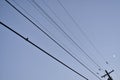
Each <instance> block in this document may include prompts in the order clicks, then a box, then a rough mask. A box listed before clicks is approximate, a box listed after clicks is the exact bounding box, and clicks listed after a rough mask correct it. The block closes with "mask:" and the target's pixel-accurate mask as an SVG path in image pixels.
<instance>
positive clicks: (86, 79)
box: [0, 22, 88, 80]
mask: <svg viewBox="0 0 120 80" xmlns="http://www.w3.org/2000/svg"><path fill="white" fill-rule="evenodd" d="M0 24H1V25H3V26H4V27H6V28H7V29H9V30H10V31H12V32H13V33H15V34H16V35H18V36H19V37H21V38H22V39H24V40H25V41H27V42H28V43H30V44H31V45H33V46H34V47H36V48H37V49H39V50H41V51H42V52H44V53H45V54H47V55H48V56H49V57H51V58H53V59H54V60H56V61H57V62H59V63H60V64H62V65H63V66H65V67H67V68H68V69H70V70H71V71H73V72H74V73H76V74H78V75H79V76H81V77H82V78H84V79H85V80H88V78H86V77H85V76H83V75H82V74H80V73H79V72H77V71H76V70H74V69H72V68H71V67H69V66H68V65H66V64H65V63H63V62H62V61H60V60H59V59H57V58H56V57H54V56H53V55H51V54H50V53H48V52H47V51H45V50H44V49H42V48H40V47H39V46H37V45H36V44H34V43H33V42H32V41H30V40H29V39H28V38H25V37H24V36H22V35H21V34H19V33H18V32H16V31H15V30H13V29H11V28H10V27H8V26H7V25H5V24H4V23H2V22H0Z"/></svg>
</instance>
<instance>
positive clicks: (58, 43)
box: [5, 0, 101, 80]
mask: <svg viewBox="0 0 120 80" xmlns="http://www.w3.org/2000/svg"><path fill="white" fill-rule="evenodd" d="M5 1H6V2H7V3H8V4H9V5H11V6H12V7H13V8H14V9H15V10H16V11H18V12H19V13H20V14H21V15H22V16H23V17H25V18H26V19H27V20H28V21H30V22H31V23H32V24H33V25H34V26H35V27H37V28H38V29H39V30H40V31H42V32H43V33H44V34H45V35H46V36H47V37H49V38H50V39H51V40H52V41H54V42H55V43H56V44H57V45H58V46H59V47H61V48H62V49H63V50H64V51H65V52H66V53H68V54H69V55H70V56H71V57H72V58H74V59H75V60H76V61H77V62H78V63H79V64H81V65H82V66H83V67H85V68H86V69H87V70H88V71H90V72H91V73H92V74H93V75H94V76H96V77H97V78H98V79H99V80H101V79H100V78H99V77H98V76H97V75H96V74H95V73H94V72H93V71H91V70H90V69H89V68H88V67H87V66H86V65H84V64H83V63H82V62H81V61H79V60H78V59H77V58H76V57H75V56H73V55H72V53H70V52H69V51H68V50H66V49H65V48H64V47H63V46H62V45H60V44H59V43H58V42H57V41H56V40H55V39H53V38H52V37H51V36H50V35H49V34H47V33H46V32H45V31H44V30H42V29H41V28H40V27H39V26H38V25H37V24H35V23H34V22H33V21H32V20H31V19H29V18H28V17H27V16H26V15H24V14H23V13H22V12H21V11H20V10H18V9H17V8H16V7H15V6H14V5H12V4H11V3H10V2H9V1H8V0H5ZM41 26H43V25H41Z"/></svg>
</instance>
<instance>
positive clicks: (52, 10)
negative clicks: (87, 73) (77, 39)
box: [43, 0, 101, 68]
mask: <svg viewBox="0 0 120 80" xmlns="http://www.w3.org/2000/svg"><path fill="white" fill-rule="evenodd" d="M43 2H44V4H45V5H46V7H47V8H48V9H49V10H50V11H51V12H52V13H53V14H54V15H55V17H56V18H57V19H58V20H59V21H60V22H61V23H62V24H63V26H64V27H65V26H66V25H65V24H64V22H63V21H62V20H61V19H60V18H59V17H58V16H57V14H56V13H55V12H54V11H53V10H52V9H51V8H50V6H48V5H47V4H46V2H45V1H44V0H43ZM70 32H71V31H70ZM71 33H72V32H71ZM78 47H79V46H78ZM93 62H94V61H93ZM95 64H96V63H95ZM96 65H97V64H96ZM97 67H99V68H101V67H100V66H99V65H97Z"/></svg>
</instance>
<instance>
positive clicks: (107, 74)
mask: <svg viewBox="0 0 120 80" xmlns="http://www.w3.org/2000/svg"><path fill="white" fill-rule="evenodd" d="M113 71H114V70H112V71H110V72H108V71H107V70H105V73H106V74H105V75H103V76H101V77H102V78H104V77H106V76H108V79H107V80H113V79H112V77H111V76H110V73H112V72H113Z"/></svg>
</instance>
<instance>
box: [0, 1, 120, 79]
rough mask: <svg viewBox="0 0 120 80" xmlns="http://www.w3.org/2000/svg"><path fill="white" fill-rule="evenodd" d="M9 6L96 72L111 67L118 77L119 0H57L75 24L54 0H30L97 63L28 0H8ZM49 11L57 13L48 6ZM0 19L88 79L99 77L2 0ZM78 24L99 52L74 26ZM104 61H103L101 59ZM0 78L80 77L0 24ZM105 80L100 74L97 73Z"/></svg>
mask: <svg viewBox="0 0 120 80" xmlns="http://www.w3.org/2000/svg"><path fill="white" fill-rule="evenodd" d="M9 1H10V2H11V3H12V4H13V5H14V6H16V7H17V8H18V9H19V10H20V11H22V12H23V13H24V14H25V15H26V16H28V17H29V18H30V19H32V20H33V21H34V22H35V23H36V24H37V25H39V26H40V24H42V25H43V26H40V28H42V29H43V30H44V31H45V32H47V33H48V34H49V35H50V36H52V37H53V38H54V39H55V40H56V41H58V42H59V43H60V44H61V45H62V46H64V47H65V48H66V49H67V50H70V51H71V52H72V54H73V55H74V56H75V57H77V58H78V59H79V60H80V61H81V62H82V63H84V64H85V65H86V66H87V67H88V68H90V69H91V70H92V71H93V72H94V73H99V74H96V75H98V76H99V77H100V76H102V75H103V74H105V72H104V71H103V70H105V69H106V70H108V71H111V70H112V69H114V70H115V71H114V72H113V73H111V76H112V78H113V79H114V80H119V79H120V36H119V34H120V22H119V21H120V9H119V8H120V1H119V0H100V1H98V0H60V2H61V3H62V4H63V6H64V7H65V8H66V10H67V11H68V12H69V14H70V15H71V16H72V17H73V18H74V20H75V21H76V22H77V23H78V24H79V26H76V25H75V24H74V22H73V21H72V20H71V18H70V17H69V16H68V14H66V12H65V10H64V9H63V8H62V7H61V5H60V4H59V3H58V1H57V0H35V1H36V3H38V4H39V5H40V6H41V7H42V8H43V9H44V10H45V12H46V13H47V14H49V16H51V17H52V19H53V20H54V21H56V23H57V24H58V25H60V27H61V28H62V29H63V30H64V31H65V32H66V33H67V34H68V35H69V36H70V37H71V38H72V39H73V40H74V41H75V42H76V43H77V44H78V45H79V46H80V47H81V48H82V49H83V50H84V51H85V52H86V53H87V54H88V55H89V56H90V57H91V58H92V59H93V60H94V61H95V62H96V63H97V64H99V65H100V67H102V69H103V70H102V71H99V70H98V69H99V68H98V67H97V66H96V65H95V64H94V63H93V62H92V61H91V60H90V59H89V58H88V57H87V56H86V55H85V54H84V53H83V52H82V51H81V50H80V49H79V48H78V47H77V46H76V45H75V44H74V43H73V42H72V41H71V40H69V39H68V37H67V36H66V35H65V34H64V33H63V32H62V31H61V30H60V29H59V28H56V27H57V26H56V25H55V24H54V23H52V21H50V20H49V18H48V17H46V16H45V14H43V13H42V12H41V11H39V9H38V8H37V7H36V8H35V7H33V5H34V4H33V3H32V4H33V5H32V4H31V0H14V1H15V2H17V4H19V5H20V6H21V7H22V8H23V9H25V10H26V11H27V12H28V13H29V14H30V15H31V16H32V17H31V16H29V15H28V14H26V12H25V11H24V10H23V9H21V8H20V7H19V6H18V5H17V4H15V3H14V1H13V0H9ZM45 3H46V4H47V6H49V8H51V9H52V11H54V13H55V14H56V16H57V17H59V19H60V20H62V21H63V23H64V25H65V26H64V25H63V24H62V23H61V22H60V21H59V20H58V18H56V16H55V15H54V14H53V13H52V12H51V10H50V9H49V8H48V7H47V6H46V4H45ZM0 21H2V22H3V23H5V24H6V25H8V26H10V27H11V28H12V29H14V30H16V31H17V32H19V33H20V34H22V35H23V36H25V37H28V38H29V40H31V41H32V42H34V43H35V44H37V45H38V46H40V47H41V48H43V49H44V50H46V51H47V52H49V53H50V54H52V55H54V56H55V57H56V58H58V59H60V60H61V61H63V62H64V63H65V64H67V65H69V66H70V67H72V68H73V69H75V70H76V71H78V72H79V73H81V74H82V75H84V76H86V77H87V78H88V79H89V80H99V79H97V78H96V77H95V76H94V75H93V74H91V73H90V72H89V71H88V70H87V69H85V68H84V67H83V66H82V65H80V64H79V63H78V62H77V61H75V60H74V59H73V58H72V57H71V56H70V55H68V54H67V53H66V52H65V51H64V50H63V49H61V48H60V47H58V46H57V45H56V44H55V43H54V42H53V41H52V40H50V39H49V38H48V37H47V36H46V35H45V34H44V33H42V32H41V31H39V30H38V29H37V28H36V27H35V26H34V25H33V24H31V23H30V22H29V21H28V20H27V19H25V18H24V17H23V16H21V15H20V14H19V13H18V12H17V11H16V10H15V9H13V8H12V7H11V6H10V5H9V4H8V3H7V2H5V1H4V0H0ZM79 28H81V29H82V30H83V31H84V32H85V34H86V35H87V36H88V38H89V40H91V42H92V43H93V44H94V45H95V47H96V48H97V49H98V50H99V52H100V53H97V52H96V50H95V49H94V47H93V46H92V45H91V44H90V42H89V41H88V38H86V37H85V35H84V34H82V32H81V31H80V29H79ZM105 61H108V63H109V64H106V63H105ZM0 80H85V79H83V78H82V77H80V76H78V75H77V74H75V73H74V72H72V71H70V70H69V69H67V68H66V67H64V66H63V65H61V64H60V63H58V62H57V61H55V60H54V59H52V58H50V57H49V56H47V55H46V54H44V53H43V52H41V51H40V50H38V49H36V48H35V47H34V46H32V45H31V44H29V43H27V42H26V41H24V40H23V39H21V38H20V37H18V36H17V35H16V34H14V33H12V32H11V31H9V30H8V29H6V28H5V27H3V26H2V25H0ZM102 80H106V78H102Z"/></svg>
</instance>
